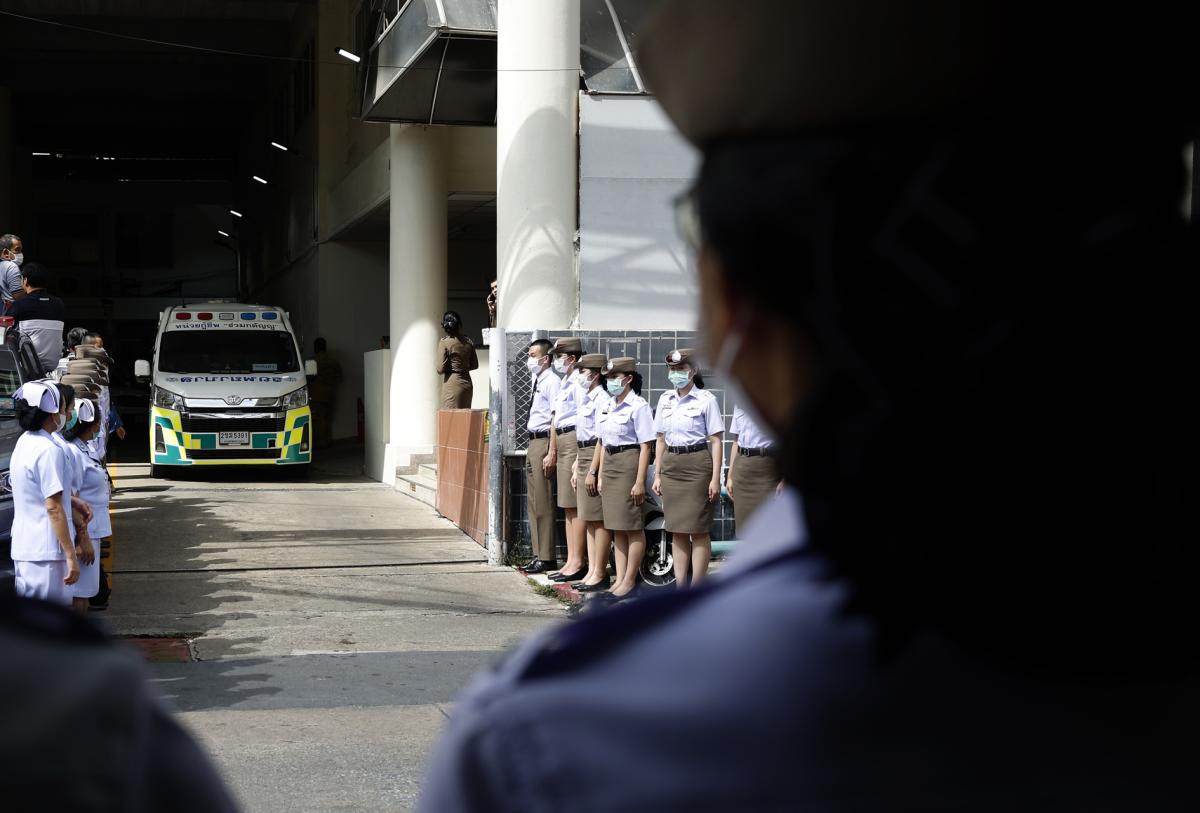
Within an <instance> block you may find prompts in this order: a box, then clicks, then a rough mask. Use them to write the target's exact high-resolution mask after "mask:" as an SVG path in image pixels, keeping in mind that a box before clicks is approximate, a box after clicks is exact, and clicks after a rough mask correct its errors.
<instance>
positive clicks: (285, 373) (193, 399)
mask: <svg viewBox="0 0 1200 813" xmlns="http://www.w3.org/2000/svg"><path fill="white" fill-rule="evenodd" d="M134 373H135V375H136V377H137V378H138V380H140V381H149V382H150V384H151V388H150V390H151V395H150V462H151V473H152V475H153V476H155V477H160V476H164V475H167V474H169V473H170V472H171V471H173V470H178V469H176V468H175V467H179V466H247V465H251V466H255V465H257V466H290V467H293V470H294V471H295V472H296V473H302V472H303V471H306V470H307V467H308V464H309V463H310V462H311V461H312V442H313V434H312V413H311V412H310V411H309V407H308V376H315V375H316V374H317V363H316V362H315V361H311V360H310V361H306V362H303V363H302V362H301V361H300V348H299V346H298V344H297V343H296V337H295V334H294V333H293V332H292V326H291V324H290V322H289V321H288V315H287V313H286V312H285V311H283V310H281V309H280V308H275V307H269V306H264V305H241V304H234V303H223V302H215V303H205V304H200V305H179V306H176V307H172V308H170V309H168V310H166V311H163V313H162V314H161V316H160V319H159V325H158V334H157V336H156V338H155V341H154V359H153V362H150V361H145V360H139V361H137V362H136V364H135V365H134Z"/></svg>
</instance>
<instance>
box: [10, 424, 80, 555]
mask: <svg viewBox="0 0 1200 813" xmlns="http://www.w3.org/2000/svg"><path fill="white" fill-rule="evenodd" d="M9 465H10V468H9V476H10V478H11V483H12V494H13V524H12V558H13V560H15V561H21V562H46V561H51V560H55V559H64V558H66V557H65V554H64V553H63V550H62V547H61V546H60V545H59V544H58V537H57V536H55V535H54V527H53V526H52V525H51V524H50V516H49V515H48V514H47V513H46V500H48V499H49V498H50V497H53V496H54V495H55V494H59V493H62V492H65V491H66V483H67V480H68V477H69V475H68V473H67V467H68V458H67V455H66V452H64V451H63V449H62V447H61V446H59V445H58V444H57V443H55V442H54V440H53V439H52V438H51V437H50V433H49V432H47V431H45V430H44V429H39V430H38V431H36V432H25V433H24V434H22V435H21V437H19V438H17V445H16V446H15V447H14V448H13V453H12V460H11V463H10V464H9ZM64 508H65V509H66V512H67V516H68V517H70V515H71V511H70V506H64Z"/></svg>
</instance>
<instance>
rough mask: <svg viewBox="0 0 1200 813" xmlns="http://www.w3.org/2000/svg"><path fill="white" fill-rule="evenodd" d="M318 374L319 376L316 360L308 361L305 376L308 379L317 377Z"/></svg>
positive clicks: (305, 364)
mask: <svg viewBox="0 0 1200 813" xmlns="http://www.w3.org/2000/svg"><path fill="white" fill-rule="evenodd" d="M316 374H317V361H316V359H309V360H308V361H306V362H304V375H305V376H307V377H308V378H313V377H315V376H316Z"/></svg>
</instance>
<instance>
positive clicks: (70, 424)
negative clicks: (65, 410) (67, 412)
mask: <svg viewBox="0 0 1200 813" xmlns="http://www.w3.org/2000/svg"><path fill="white" fill-rule="evenodd" d="M77 423H79V410H77V409H72V410H71V419H70V420H69V421H67V423H66V425H65V426H63V429H74V428H75V424H77Z"/></svg>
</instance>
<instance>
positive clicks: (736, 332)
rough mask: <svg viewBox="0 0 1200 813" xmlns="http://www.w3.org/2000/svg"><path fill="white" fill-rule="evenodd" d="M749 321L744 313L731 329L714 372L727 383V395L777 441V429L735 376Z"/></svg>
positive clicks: (714, 366)
mask: <svg viewBox="0 0 1200 813" xmlns="http://www.w3.org/2000/svg"><path fill="white" fill-rule="evenodd" d="M747 322H749V318H748V314H743V318H741V319H739V320H738V321H737V323H736V326H735V327H734V328H733V329H732V330H730V331H729V334H728V335H727V336H726V337H725V345H724V346H723V347H721V348H720V350H718V351H717V362H716V364H714V365H713V373H714V374H715V375H716V378H717V380H718V381H720V382H721V383H723V384H724V385H725V392H726V393H727V397H731V398H733V403H735V404H737V405H738V406H740V407H741V408H742V411H743V412H745V413H746V414H747V415H748V416H749V417H750V420H751V421H753V422H754V424H755V425H756V426H757V427H758V428H759V430H761V431H762V433H763V434H764V435H766V436H767V438H768V439H769V440H770V441H771V442H772V443H775V442H776V441H777V440H778V438H777V437H776V434H775V430H774V429H772V428H771V425H770V424H768V423H767V422H766V421H765V420H763V417H762V413H760V412H759V411H758V407H756V406H755V405H754V402H753V401H751V400H750V397H749V396H748V395H747V394H746V391H745V390H744V389H742V385H741V384H739V383H738V380H737V379H736V378H734V376H733V372H732V370H733V362H734V360H735V359H736V358H737V355H738V352H739V351H740V350H741V349H742V325H744V324H745V323H747Z"/></svg>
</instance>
